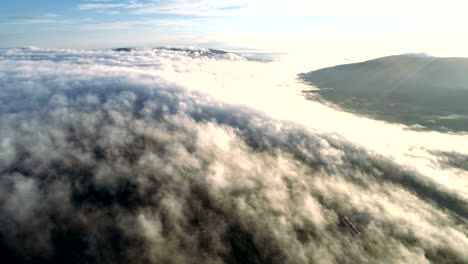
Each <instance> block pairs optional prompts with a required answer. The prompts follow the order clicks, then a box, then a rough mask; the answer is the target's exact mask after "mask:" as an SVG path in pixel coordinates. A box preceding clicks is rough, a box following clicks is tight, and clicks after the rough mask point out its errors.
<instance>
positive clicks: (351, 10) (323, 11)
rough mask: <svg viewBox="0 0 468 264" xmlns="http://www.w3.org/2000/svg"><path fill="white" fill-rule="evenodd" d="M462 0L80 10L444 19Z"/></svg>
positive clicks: (207, 2)
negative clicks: (387, 16) (394, 16)
mask: <svg viewBox="0 0 468 264" xmlns="http://www.w3.org/2000/svg"><path fill="white" fill-rule="evenodd" d="M465 7H466V4H465V3H464V2H463V1H459V0H451V1H449V2H444V3H443V4H441V3H440V2H439V1H425V2H424V3H423V4H422V3H421V1H419V0H411V1H402V0H398V1H393V2H388V1H370V0H354V1H341V0H332V1H327V2H323V1H310V0H308V1H305V0H292V1H288V2H287V3H286V2H284V1H266V0H255V1H244V0H231V1H223V2H222V3H221V2H219V1H214V0H202V1H194V0H171V1H169V0H162V1H129V2H119V3H82V4H79V5H78V9H80V10H109V9H119V10H120V11H126V12H129V13H133V14H177V15H192V16H193V15H195V16H231V15H240V16H322V17H323V16H377V15H408V14H411V15H415V14H417V15H418V16H428V15H429V16H434V15H435V16H447V15H448V14H451V15H459V16H460V15H463V13H461V11H460V8H461V9H464V8H465Z"/></svg>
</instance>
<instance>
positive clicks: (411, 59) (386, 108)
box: [299, 54, 468, 131]
mask: <svg viewBox="0 0 468 264" xmlns="http://www.w3.org/2000/svg"><path fill="white" fill-rule="evenodd" d="M299 76H300V78H301V79H302V80H303V81H305V82H306V83H308V84H311V85H314V86H317V87H318V88H320V90H318V91H307V92H306V93H308V95H309V96H310V97H311V98H316V96H313V95H311V94H310V93H316V94H318V95H319V98H321V99H325V100H326V101H330V102H332V103H334V104H336V105H339V106H341V107H342V108H343V109H345V110H348V111H352V112H355V113H359V114H364V115H368V116H372V117H374V118H377V119H382V120H386V121H390V122H398V123H403V124H406V125H421V126H424V127H426V128H429V129H435V130H452V131H468V58H437V57H430V56H426V55H421V54H404V55H395V56H388V57H383V58H378V59H374V60H369V61H365V62H360V63H352V64H346V65H339V66H334V67H329V68H324V69H320V70H317V71H312V72H309V73H302V74H300V75H299Z"/></svg>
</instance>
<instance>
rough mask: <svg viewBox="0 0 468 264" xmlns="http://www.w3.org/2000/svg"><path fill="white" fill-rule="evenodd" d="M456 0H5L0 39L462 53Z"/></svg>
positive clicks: (58, 44)
mask: <svg viewBox="0 0 468 264" xmlns="http://www.w3.org/2000/svg"><path fill="white" fill-rule="evenodd" d="M465 2H466V1H461V0H444V1H435V0H393V1H382V0H328V1H319V0H289V1H278V0H268V1H267V0H250V1H247V0H224V1H216V0H152V1H150V0H64V1H55V0H41V1H37V0H14V1H13V0H4V1H2V3H1V5H2V7H1V8H0V39H2V41H1V42H0V47H2V48H5V47H19V46H39V47H46V48H80V49H103V48H115V47H122V46H132V47H147V46H151V47H153V46H160V45H170V46H201V47H209V48H219V49H226V50H232V51H239V50H255V51H270V52H286V53H304V52H307V53H308V54H314V55H315V56H320V55H324V54H326V56H332V55H335V56H338V57H340V58H341V59H353V58H356V57H362V56H370V57H371V56H377V55H383V54H387V55H388V54H398V53H409V52H426V53H429V54H433V55H439V56H468V50H467V49H466V47H467V46H468V16H466V15H465V13H466V11H467V10H468V8H467V7H468V4H466V3H465Z"/></svg>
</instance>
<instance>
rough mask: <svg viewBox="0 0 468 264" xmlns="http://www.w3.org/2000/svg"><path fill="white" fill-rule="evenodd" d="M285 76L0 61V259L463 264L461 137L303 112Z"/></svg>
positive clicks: (75, 54) (273, 70) (44, 59)
mask: <svg viewBox="0 0 468 264" xmlns="http://www.w3.org/2000/svg"><path fill="white" fill-rule="evenodd" d="M296 73H298V72H297V68H294V67H293V66H289V65H285V64H284V63H283V62H271V63H263V62H255V61H249V60H246V59H244V58H242V57H239V56H237V55H234V54H229V53H228V54H218V53H216V54H212V53H210V51H209V50H203V49H199V50H196V49H192V50H171V49H140V50H128V51H112V50H101V51H96V50H50V49H41V48H34V47H29V48H19V49H3V50H0V173H1V176H0V259H2V261H3V260H5V261H6V262H5V263H15V262H22V263H431V262H432V263H468V250H467V249H468V223H467V220H466V219H468V170H467V165H466V162H467V161H468V153H467V151H468V145H467V139H468V137H467V135H464V134H448V133H445V134H443V133H438V132H427V131H425V132H422V131H417V130H412V129H411V128H407V127H404V126H399V125H391V124H386V123H383V122H381V121H374V120H369V119H366V118H362V117H357V116H354V115H351V114H347V113H343V112H340V111H338V110H336V108H332V107H328V106H326V105H323V104H320V103H318V102H312V101H307V100H305V99H304V98H303V97H302V96H301V95H300V94H301V93H300V91H301V90H302V89H305V86H304V85H303V84H301V83H299V82H298V81H297V80H296V79H295V74H296ZM344 219H347V220H344ZM350 222H351V223H352V225H353V226H354V228H355V229H353V228H350V227H349V223H350ZM355 230H357V232H356V231H355Z"/></svg>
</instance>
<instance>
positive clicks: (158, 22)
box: [81, 19, 196, 30]
mask: <svg viewBox="0 0 468 264" xmlns="http://www.w3.org/2000/svg"><path fill="white" fill-rule="evenodd" d="M195 22H196V21H189V20H180V19H146V20H131V21H116V22H98V23H87V24H84V25H82V26H81V29H85V30H119V29H127V28H131V27H136V26H154V27H168V26H170V27H190V26H192V25H193V24H194V23H195Z"/></svg>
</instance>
